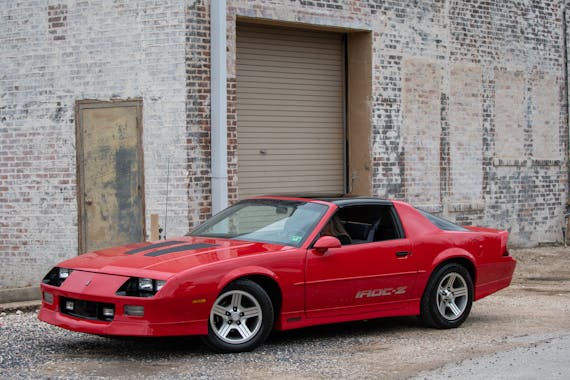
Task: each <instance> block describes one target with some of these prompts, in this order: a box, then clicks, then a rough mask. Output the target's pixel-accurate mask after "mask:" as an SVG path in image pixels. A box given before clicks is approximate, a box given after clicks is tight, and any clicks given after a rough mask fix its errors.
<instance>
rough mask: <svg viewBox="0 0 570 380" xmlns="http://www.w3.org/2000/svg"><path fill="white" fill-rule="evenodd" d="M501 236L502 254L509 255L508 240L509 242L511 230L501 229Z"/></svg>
mask: <svg viewBox="0 0 570 380" xmlns="http://www.w3.org/2000/svg"><path fill="white" fill-rule="evenodd" d="M499 236H500V237H501V255H502V256H509V249H508V246H507V245H508V242H509V231H504V230H503V231H499Z"/></svg>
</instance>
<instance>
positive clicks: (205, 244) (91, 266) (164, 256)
mask: <svg viewBox="0 0 570 380" xmlns="http://www.w3.org/2000/svg"><path fill="white" fill-rule="evenodd" d="M288 249H293V247H290V246H283V245H277V244H269V243H260V242H250V241H243V240H229V239H218V238H203V237H182V238H176V239H170V240H164V241H159V242H147V243H136V244H130V245H125V246H120V247H113V248H107V249H102V250H99V251H94V252H89V253H85V254H83V255H80V256H77V257H75V258H73V259H70V260H66V261H64V262H62V263H60V264H59V265H58V266H61V267H64V268H70V269H74V270H83V271H89V272H100V273H107V274H116V275H122V276H133V275H137V276H154V278H156V279H166V278H168V277H170V276H171V275H174V274H176V273H179V272H182V271H185V270H188V269H191V268H194V267H197V266H200V265H206V264H211V263H214V262H218V261H224V260H232V259H235V258H237V257H240V256H245V255H252V254H260V253H266V252H274V251H281V250H288Z"/></svg>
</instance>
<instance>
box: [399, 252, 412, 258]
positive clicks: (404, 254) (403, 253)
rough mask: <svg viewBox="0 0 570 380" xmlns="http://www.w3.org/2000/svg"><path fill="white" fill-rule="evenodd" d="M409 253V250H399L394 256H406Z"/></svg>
mask: <svg viewBox="0 0 570 380" xmlns="http://www.w3.org/2000/svg"><path fill="white" fill-rule="evenodd" d="M409 254H410V252H407V251H400V252H396V257H406V256H408V255H409Z"/></svg>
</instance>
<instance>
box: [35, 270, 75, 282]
mask: <svg viewBox="0 0 570 380" xmlns="http://www.w3.org/2000/svg"><path fill="white" fill-rule="evenodd" d="M71 272H73V269H69V268H60V267H54V268H53V269H52V270H50V271H49V272H48V274H46V276H45V277H44V279H43V280H42V282H43V283H44V284H48V285H52V286H61V284H63V282H64V281H65V280H66V279H67V278H68V277H69V275H70V274H71Z"/></svg>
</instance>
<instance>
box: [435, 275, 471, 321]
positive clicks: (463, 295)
mask: <svg viewBox="0 0 570 380" xmlns="http://www.w3.org/2000/svg"><path fill="white" fill-rule="evenodd" d="M468 298H469V292H468V289H467V282H466V281H465V279H464V278H463V276H461V275H460V274H459V273H456V272H451V273H448V274H447V275H446V276H445V277H443V278H442V279H441V281H440V282H439V285H438V287H437V309H438V310H439V313H440V314H441V316H442V317H444V318H445V319H447V320H448V321H454V320H456V319H458V318H460V317H461V316H462V315H463V313H464V312H465V309H466V308H467V302H468Z"/></svg>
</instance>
